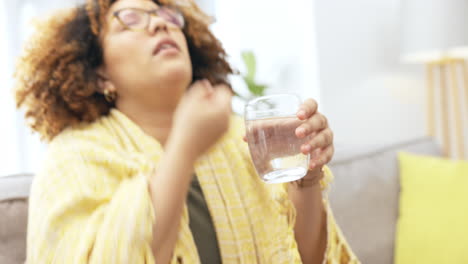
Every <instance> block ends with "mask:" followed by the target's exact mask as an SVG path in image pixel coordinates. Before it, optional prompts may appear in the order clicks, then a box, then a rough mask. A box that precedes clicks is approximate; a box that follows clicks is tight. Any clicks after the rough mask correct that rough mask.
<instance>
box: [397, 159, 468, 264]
mask: <svg viewBox="0 0 468 264" xmlns="http://www.w3.org/2000/svg"><path fill="white" fill-rule="evenodd" d="M399 159H400V173H401V177H400V181H401V193H400V208H399V209H400V215H399V219H398V225H397V236H396V237H397V241H396V245H395V246H396V250H395V263H397V264H413V263H424V264H439V263H451V264H463V263H468V251H467V249H468V247H467V245H468V228H467V223H468V203H467V202H466V201H468V192H467V191H466V190H467V189H468V161H454V160H447V159H440V158H434V157H426V156H419V155H412V154H407V153H400V155H399Z"/></svg>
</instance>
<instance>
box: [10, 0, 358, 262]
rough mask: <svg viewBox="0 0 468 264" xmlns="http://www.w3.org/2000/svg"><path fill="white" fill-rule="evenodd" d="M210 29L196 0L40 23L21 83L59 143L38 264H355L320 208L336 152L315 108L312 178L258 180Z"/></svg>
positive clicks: (137, 4) (306, 130) (111, 5)
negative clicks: (233, 113) (281, 182)
mask: <svg viewBox="0 0 468 264" xmlns="http://www.w3.org/2000/svg"><path fill="white" fill-rule="evenodd" d="M208 22H209V19H208V18H207V17H206V16H205V15H204V14H203V13H202V12H201V11H200V10H199V9H198V8H197V7H196V5H195V4H194V3H193V2H192V1H189V0H187V1H177V2H175V1H169V0H166V1H162V0H161V1H150V0H117V1H106V0H99V1H97V0H96V1H89V2H88V4H87V5H86V6H80V7H78V8H75V9H72V10H69V11H67V12H62V13H59V14H56V15H54V16H52V17H51V18H50V19H49V20H47V21H45V22H43V24H41V25H40V26H39V27H38V32H37V33H36V35H35V36H33V38H32V39H31V41H30V42H29V45H28V46H27V47H26V53H25V55H24V56H23V58H22V59H21V61H20V64H19V66H18V71H17V74H16V77H17V80H18V82H17V83H18V85H17V90H16V96H17V102H18V106H19V107H24V108H25V109H26V116H27V118H28V120H30V121H31V126H32V128H33V129H34V130H36V131H38V132H39V133H40V134H41V135H42V136H43V138H44V139H46V140H48V141H50V145H49V149H48V154H47V157H46V160H45V164H44V166H43V168H42V169H41V171H40V172H39V173H38V175H37V177H36V178H35V180H34V184H33V187H32V191H31V200H30V208H31V209H30V214H29V227H28V228H29V230H28V250H27V262H28V263H30V264H34V263H208V264H210V263H220V262H223V263H248V264H251V263H322V262H326V263H357V262H358V261H357V260H356V258H355V257H354V255H353V253H352V252H351V250H350V249H349V247H348V246H347V244H346V242H345V240H344V238H343V237H342V235H341V234H340V232H339V230H338V228H337V227H336V226H335V223H334V220H333V217H332V215H331V212H330V210H329V209H328V205H327V203H326V201H325V202H322V194H321V186H320V184H319V181H320V183H321V184H322V185H323V186H322V187H325V185H326V184H327V182H328V181H329V177H330V175H329V174H327V175H326V176H325V178H323V179H322V176H323V173H322V167H323V166H324V164H325V163H327V162H328V161H329V160H330V159H331V157H332V155H333V143H332V133H331V130H330V129H329V128H328V125H327V122H326V119H325V118H324V117H323V116H322V115H321V114H320V113H318V112H317V104H316V103H315V101H313V100H308V101H306V102H305V103H304V104H303V105H302V107H301V110H300V111H299V112H298V118H299V119H301V120H304V122H303V124H302V125H301V126H300V127H298V128H297V129H296V136H297V137H305V136H308V135H310V134H312V133H316V136H315V137H314V138H313V139H312V141H310V142H309V143H308V144H305V145H304V146H302V151H303V152H304V153H308V152H310V151H311V149H321V150H322V151H321V152H320V153H317V154H316V155H314V159H313V160H312V162H311V170H310V171H309V173H308V174H307V176H306V177H305V178H304V180H302V181H300V182H299V183H293V184H284V185H266V184H264V183H263V182H261V181H260V180H259V177H258V176H257V175H256V172H255V169H254V167H253V165H252V162H251V160H250V156H249V153H248V149H247V144H246V143H245V142H243V140H242V137H243V133H244V132H243V128H242V121H241V120H239V119H238V118H236V117H232V116H231V111H230V98H231V92H230V90H229V83H228V81H227V76H228V75H229V74H231V73H232V69H231V68H230V66H229V64H228V63H227V62H226V59H225V57H226V54H225V52H224V50H223V49H222V47H221V45H220V43H219V41H218V40H217V39H216V38H215V37H214V36H213V35H212V34H211V33H210V31H209V29H208ZM293 136H294V135H293ZM187 197H188V198H187ZM189 220H190V221H189Z"/></svg>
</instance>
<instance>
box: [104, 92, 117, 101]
mask: <svg viewBox="0 0 468 264" xmlns="http://www.w3.org/2000/svg"><path fill="white" fill-rule="evenodd" d="M104 98H106V101H107V102H109V103H113V102H114V101H115V98H117V93H116V92H113V91H112V92H111V91H109V90H107V89H106V90H104Z"/></svg>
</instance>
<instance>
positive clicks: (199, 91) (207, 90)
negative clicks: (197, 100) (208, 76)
mask: <svg viewBox="0 0 468 264" xmlns="http://www.w3.org/2000/svg"><path fill="white" fill-rule="evenodd" d="M212 93H213V87H212V86H211V84H210V82H209V81H208V80H199V81H196V82H194V83H193V84H192V85H191V86H190V89H189V91H188V94H189V95H193V96H197V97H209V96H211V94H212Z"/></svg>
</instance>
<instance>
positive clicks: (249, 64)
mask: <svg viewBox="0 0 468 264" xmlns="http://www.w3.org/2000/svg"><path fill="white" fill-rule="evenodd" d="M242 59H243V60H244V63H245V67H246V68H247V77H248V78H250V79H252V80H255V75H256V74H257V60H256V59H255V54H254V53H253V52H252V51H243V52H242Z"/></svg>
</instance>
